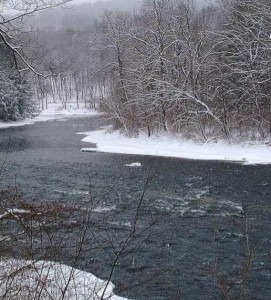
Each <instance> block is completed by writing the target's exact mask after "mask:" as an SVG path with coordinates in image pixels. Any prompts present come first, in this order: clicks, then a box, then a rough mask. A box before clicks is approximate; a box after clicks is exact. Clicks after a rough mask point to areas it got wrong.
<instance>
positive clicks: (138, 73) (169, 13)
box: [93, 0, 271, 140]
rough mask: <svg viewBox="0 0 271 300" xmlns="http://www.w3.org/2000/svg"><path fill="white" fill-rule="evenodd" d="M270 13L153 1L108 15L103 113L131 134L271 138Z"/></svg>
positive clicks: (228, 2)
mask: <svg viewBox="0 0 271 300" xmlns="http://www.w3.org/2000/svg"><path fill="white" fill-rule="evenodd" d="M270 9H271V4H270V2H269V1H263V0H223V1H221V2H219V3H218V4H216V5H210V6H208V7H206V6H204V7H202V8H199V7H197V6H195V5H194V4H193V2H192V1H180V0H146V1H144V5H143V7H142V9H141V10H139V11H138V12H132V13H121V12H120V13H107V14H106V15H105V17H104V19H103V22H102V23H101V24H100V26H99V29H98V30H96V32H94V33H93V36H94V39H95V44H96V50H95V51H96V54H97V55H96V58H97V59H98V60H99V64H98V66H99V67H98V68H97V69H96V72H95V75H96V76H97V78H100V79H101V78H102V81H103V82H105V85H106V96H105V97H103V99H102V103H101V106H102V108H103V109H104V110H105V111H106V112H107V113H108V114H109V115H110V116H111V117H112V118H113V120H114V124H115V126H116V128H122V129H123V130H124V131H125V133H127V134H129V135H131V134H137V133H138V131H140V130H144V131H146V132H147V133H148V134H149V135H151V134H153V133H156V132H160V131H165V132H178V133H183V134H188V135H189V136H191V135H196V136H199V135H200V136H201V137H202V138H203V139H204V140H209V139H210V138H213V137H218V136H224V137H227V138H231V137H234V136H241V137H244V138H266V137H270V136H271V98H270V81H271V76H270V75H271V74H270V62H271V52H270V46H271V38H270V34H271V15H270ZM95 51H94V52H95ZM94 54H95V53H94Z"/></svg>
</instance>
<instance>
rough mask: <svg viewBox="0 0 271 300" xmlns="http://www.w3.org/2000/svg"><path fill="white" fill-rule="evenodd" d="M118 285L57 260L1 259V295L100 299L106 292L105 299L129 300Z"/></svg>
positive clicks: (32, 297) (10, 297) (70, 299)
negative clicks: (116, 286) (115, 293)
mask: <svg viewBox="0 0 271 300" xmlns="http://www.w3.org/2000/svg"><path fill="white" fill-rule="evenodd" d="M114 288H115V286H114V284H113V283H111V282H109V284H108V285H107V281H104V280H101V279H99V278H97V277H96V276H94V275H93V274H91V273H87V272H84V271H80V270H78V269H75V268H72V267H70V266H67V265H64V264H60V263H56V262H50V261H38V262H34V261H24V260H15V259H4V258H2V259H1V260H0V298H2V297H3V296H4V295H5V297H7V298H8V299H34V295H39V299H41V300H46V299H60V298H61V299H64V300H68V299H69V300H75V299H76V300H87V299H88V300H99V299H101V297H102V295H103V294H104V297H103V299H110V300H125V298H122V297H118V296H116V295H114V293H113V290H114ZM65 290H66V292H65V294H64V297H62V296H63V292H64V291H65ZM6 293H7V294H6Z"/></svg>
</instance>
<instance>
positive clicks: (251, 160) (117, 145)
mask: <svg viewBox="0 0 271 300" xmlns="http://www.w3.org/2000/svg"><path fill="white" fill-rule="evenodd" d="M78 134H84V135H86V137H85V138H84V139H82V141H83V142H87V143H92V144H96V148H94V147H92V148H83V149H81V150H82V151H84V152H106V153H118V154H134V155H152V156H164V157H176V158H186V159H199V160H218V161H230V162H238V163H242V164H244V165H248V164H270V163H271V147H268V146H266V145H262V144H260V143H259V144H253V145H251V144H248V143H247V144H228V143H226V142H223V141H221V142H218V143H205V144H198V143H196V142H194V141H187V140H184V139H181V138H180V139H177V138H176V137H169V136H161V137H147V136H146V135H144V134H140V135H139V137H137V138H127V137H125V136H123V135H121V133H120V132H119V131H116V132H113V133H108V131H107V129H102V130H98V131H91V132H85V133H78Z"/></svg>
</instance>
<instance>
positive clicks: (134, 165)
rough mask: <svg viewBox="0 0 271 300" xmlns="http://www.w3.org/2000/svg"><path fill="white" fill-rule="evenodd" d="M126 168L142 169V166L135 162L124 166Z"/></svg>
mask: <svg viewBox="0 0 271 300" xmlns="http://www.w3.org/2000/svg"><path fill="white" fill-rule="evenodd" d="M125 166H126V167H142V164H141V163H140V162H135V163H131V164H126V165H125Z"/></svg>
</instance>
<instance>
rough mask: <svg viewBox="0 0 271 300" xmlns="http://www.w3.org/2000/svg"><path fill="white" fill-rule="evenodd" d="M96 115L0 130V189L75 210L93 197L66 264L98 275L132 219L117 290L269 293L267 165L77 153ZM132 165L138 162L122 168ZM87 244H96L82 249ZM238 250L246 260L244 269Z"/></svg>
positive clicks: (155, 294)
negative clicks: (80, 243) (83, 233)
mask: <svg viewBox="0 0 271 300" xmlns="http://www.w3.org/2000/svg"><path fill="white" fill-rule="evenodd" d="M102 121H103V120H102V117H98V116H92V117H85V118H69V119H67V120H65V121H64V120H62V121H61V120H57V121H48V122H43V123H36V124H35V125H29V126H24V127H17V128H10V129H3V130H0V164H1V162H3V161H5V163H4V166H3V168H2V172H1V182H0V183H1V188H6V187H7V186H13V185H15V184H16V185H19V186H20V187H21V190H22V193H23V196H24V198H25V199H27V200H29V201H32V202H34V203H35V202H36V203H42V202H49V203H58V205H60V204H61V205H62V204H63V205H66V206H71V207H72V206H78V207H80V209H82V210H83V209H84V208H86V209H87V208H89V207H90V206H91V205H93V201H94V202H95V201H96V202H95V203H96V205H95V209H93V212H92V216H91V222H90V224H92V226H93V228H95V233H94V231H91V232H90V233H88V236H87V238H86V240H85V252H84V255H82V256H81V257H80V258H79V259H78V262H77V265H76V266H77V267H78V268H80V269H82V270H84V271H89V272H92V273H94V274H95V275H96V276H98V277H100V278H103V279H106V278H108V276H109V274H110V271H111V270H112V263H113V260H114V257H115V256H114V255H116V253H118V251H119V250H120V249H121V247H122V245H123V241H124V240H125V238H126V237H127V236H128V235H129V233H131V231H132V229H133V225H134V221H135V219H136V220H137V222H136V226H135V227H136V233H138V232H141V234H140V235H138V236H136V234H134V238H133V239H132V241H131V244H129V245H128V246H127V248H126V249H125V251H123V253H122V255H121V257H120V259H119V260H118V261H117V263H116V266H115V270H114V273H113V277H112V278H111V280H112V281H113V282H114V284H115V285H116V292H115V293H116V294H118V295H121V296H125V297H129V298H130V299H221V298H222V299H223V297H221V295H222V294H223V293H224V294H227V293H228V295H230V296H231V297H232V298H230V299H240V297H241V296H242V295H244V299H271V271H270V252H269V251H270V242H271V222H270V221H271V206H270V202H271V196H270V195H271V194H270V187H271V167H270V166H269V165H261V166H247V165H246V166H243V165H241V164H236V163H225V162H215V161H197V160H184V159H175V158H159V157H145V156H136V155H132V156H131V155H115V154H104V153H83V152H81V151H80V149H81V148H83V147H86V146H88V145H89V144H88V145H87V144H85V143H83V142H81V139H82V136H81V135H77V134H76V133H78V132H84V131H91V130H95V129H98V128H99V126H100V125H101V124H102ZM134 162H140V163H141V164H142V167H133V168H132V167H128V166H126V164H131V163H134ZM148 174H149V175H148ZM147 178H148V180H147ZM146 180H147V181H148V184H147V186H146V187H144V183H145V182H146ZM143 191H144V197H142V193H143ZM90 194H91V195H92V197H90ZM141 197H142V199H143V201H142V203H141V205H140V207H139V206H138V205H139V203H140V199H141ZM93 199H94V200H93ZM137 209H138V212H137V213H136V211H137ZM150 224H151V225H150ZM67 230H68V231H69V233H70V234H71V235H72V234H73V231H72V229H71V228H70V227H69V228H68V229H67ZM64 231H65V226H64V227H63V234H65V233H64ZM74 234H75V235H76V233H75V232H74ZM94 241H95V242H96V243H97V245H99V247H90V245H93V243H94ZM105 241H107V243H106V242H105ZM71 242H72V241H69V242H67V243H71ZM88 246H89V247H88ZM252 249H253V251H252ZM248 250H250V251H251V256H253V257H252V258H253V259H252V263H251V264H250V267H249V268H246V267H245V262H248V260H249V259H248V255H247V254H248ZM250 258H251V257H250ZM63 261H64V262H65V263H67V264H71V262H70V261H69V258H68V257H67V258H65V257H63ZM248 269H249V270H248ZM242 280H243V281H242ZM242 283H244V285H243V284H242ZM228 287H230V289H229V291H228V292H226V290H227V288H228Z"/></svg>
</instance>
